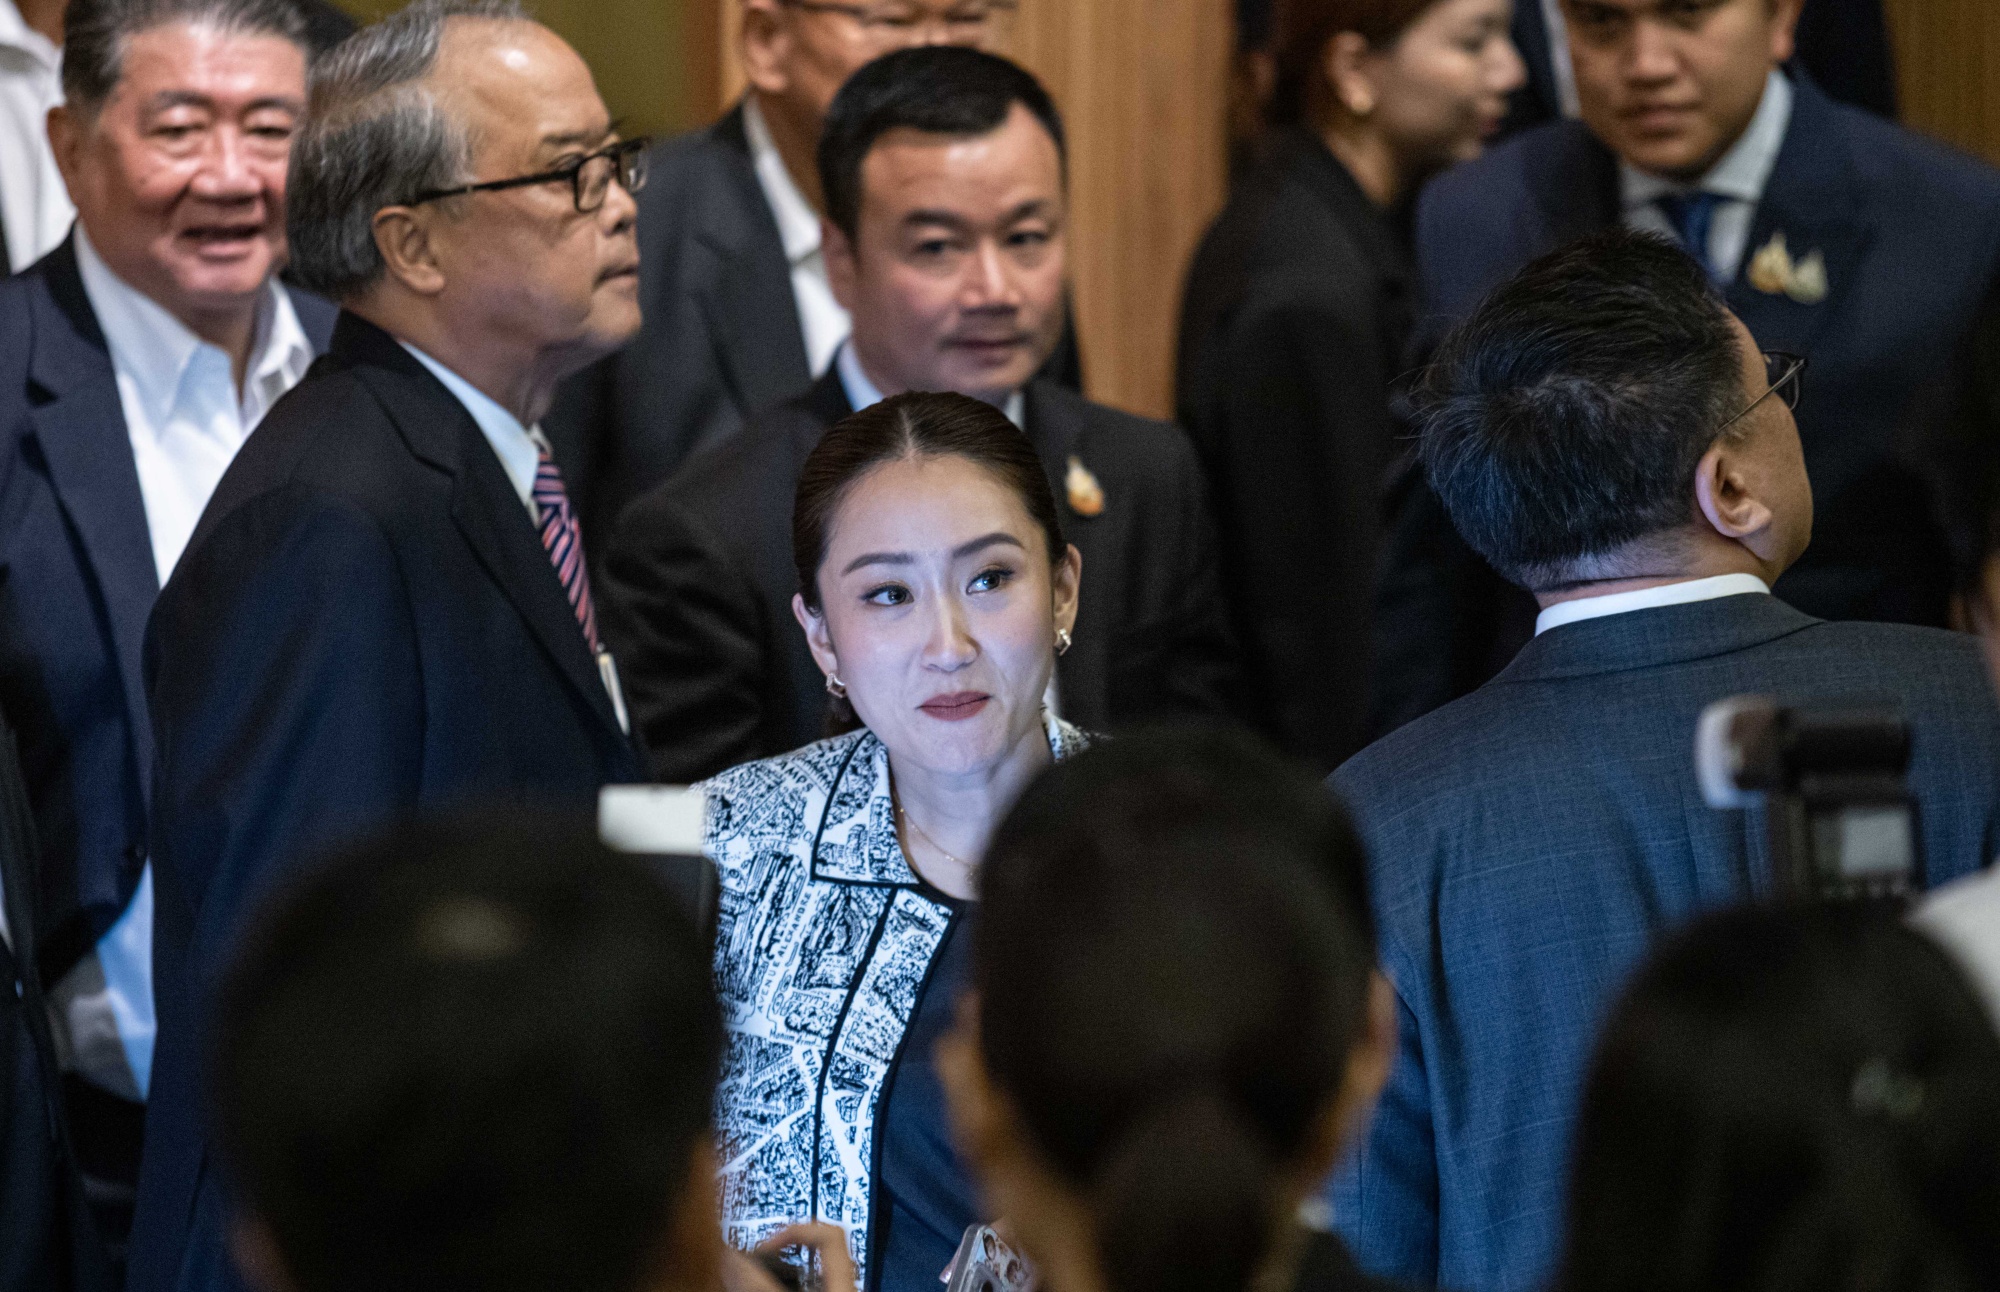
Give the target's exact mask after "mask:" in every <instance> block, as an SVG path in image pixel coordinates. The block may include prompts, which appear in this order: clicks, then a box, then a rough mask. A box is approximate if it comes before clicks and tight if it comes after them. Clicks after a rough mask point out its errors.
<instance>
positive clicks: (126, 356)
mask: <svg viewBox="0 0 2000 1292" xmlns="http://www.w3.org/2000/svg"><path fill="white" fill-rule="evenodd" d="M74 236H75V239H76V267H77V272H78V274H79V276H80V277H82V279H83V290H84V295H85V296H87V297H88V298H89V300H90V308H91V312H92V313H94V314H95V315H96V316H97V326H98V327H99V328H100V329H102V330H103V332H104V341H105V344H106V345H107V346H109V347H110V349H111V359H112V363H113V364H114V366H115V367H116V368H117V369H118V371H120V372H122V373H124V374H126V375H127V376H129V377H130V378H131V380H132V383H133V385H134V386H135V387H136V389H137V391H138V394H139V398H140V399H141V400H142V401H143V402H144V404H145V407H146V411H147V414H148V416H149V418H150V419H151V421H152V422H153V424H154V425H156V426H159V425H164V424H165V423H166V422H167V420H168V418H169V417H171V416H172V414H173V410H174V405H175V402H176V401H177V400H178V399H179V398H180V396H181V393H182V385H183V383H184V382H185V381H186V379H187V375H188V370H189V368H190V367H191V366H192V365H193V363H194V360H195V356H196V355H198V354H200V353H201V352H202V351H203V350H204V348H205V349H207V350H211V351H214V352H215V353H216V354H217V355H222V362H223V365H224V370H225V371H226V370H227V369H228V356H227V355H223V354H222V350H221V347H219V346H216V345H213V344H211V343H210V342H207V341H204V340H202V339H201V338H200V337H198V336H196V335H195V334H194V333H193V332H192V331H190V330H189V329H188V326H187V325H186V324H185V323H183V322H181V321H180V320H179V319H178V318H175V317H174V316H173V314H172V313H170V312H169V311H168V310H167V309H166V307H164V306H162V305H161V304H160V303H159V302H158V301H156V300H154V299H153V298H152V297H150V296H148V295H146V294H145V293H144V292H142V291H140V290H139V289H138V288H136V287H133V286H132V285H131V284H129V283H127V282H126V281H125V280H124V279H122V278H120V277H118V275H117V274H115V273H113V272H112V271H111V267H110V266H109V265H107V264H105V263H104V259H103V257H101V256H99V255H98V254H97V248H95V247H93V246H92V245H91V243H90V236H89V235H88V234H86V233H85V232H84V230H83V221H81V220H78V221H77V222H76V225H75V228H74ZM312 360H313V350H312V343H311V342H310V341H308V340H307V339H306V333H305V329H304V328H303V327H301V326H300V325H299V316H298V313H297V311H295V310H294V309H293V308H292V298H291V297H290V296H289V295H288V294H287V293H286V292H285V289H284V288H283V287H281V286H279V284H278V281H277V279H275V278H273V279H270V280H269V281H267V282H266V283H265V284H264V295H263V298H262V299H261V300H260V301H259V302H258V303H257V323H256V331H255V333H254V335H253V336H252V338H251V342H250V363H249V366H248V368H247V369H246V372H245V376H244V382H243V389H242V392H241V394H240V395H239V401H240V405H239V406H240V408H241V410H242V413H243V421H244V424H245V425H244V429H245V430H248V429H249V428H250V426H252V425H254V424H255V423H256V422H257V421H259V420H261V419H262V417H263V415H264V413H265V412H266V411H267V410H268V409H269V408H270V407H271V405H272V404H274V403H276V402H277V399H278V396H279V395H282V394H284V393H285V392H286V391H287V390H290V389H291V388H292V387H293V386H294V385H296V384H297V383H298V381H299V379H300V378H301V377H303V376H305V372H306V369H307V368H309V367H311V366H312Z"/></svg>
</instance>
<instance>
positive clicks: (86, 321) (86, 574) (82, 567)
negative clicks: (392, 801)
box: [0, 241, 333, 982]
mask: <svg viewBox="0 0 2000 1292" xmlns="http://www.w3.org/2000/svg"><path fill="white" fill-rule="evenodd" d="M292 305H293V308H294V309H295V310H297V312H298V316H299V322H300V324H301V325H303V326H304V328H305V330H306V334H307V336H308V337H309V338H310V339H311V340H312V342H313V344H314V346H315V347H316V348H320V349H324V348H325V345H326V341H327V338H328V336H329V335H330V334H331V333H332V331H333V307H332V306H330V305H328V304H327V303H326V302H325V301H323V300H320V299H319V298H317V297H313V296H307V295H305V294H303V293H300V292H293V293H292ZM155 569H156V567H155V565H154V563H153V541H152V536H151V534H150V532H149V531H148V530H147V528H146V506H145V502H144V500H143V498H142V497H141V495H140V492H139V473H138V468H137V467H135V466H134V465H133V462H132V445H131V440H130V438H129V436H128V434H127V432H126V428H125V412H124V409H123V407H122V405H121V404H120V403H119V400H118V383H117V379H116V377H115V376H114V375H113V373H112V368H111V353H110V351H109V350H108V349H107V348H106V345H105V341H104V334H103V333H102V332H101V331H99V330H98V326H97V319H96V316H95V315H93V314H92V313H91V309H90V302H89V300H88V299H87V298H86V297H85V295H84V291H83V280H82V278H81V277H80V276H79V275H78V273H77V268H76V253H75V250H74V248H73V246H72V244H71V243H70V242H68V241H65V242H64V243H63V244H62V246H60V247H58V248H57V249H56V250H54V251H52V252H50V253H49V254H48V256H46V257H45V258H43V259H42V260H41V261H40V262H39V263H37V264H35V265H31V266H30V267H29V268H27V269H25V270H23V271H22V272H21V273H19V274H17V275H15V276H14V277H13V278H10V279H8V280H7V281H5V282H4V283H0V706H5V708H6V710H7V711H8V712H9V713H10V714H12V715H14V719H15V721H16V722H17V723H18V724H19V726H20V730H21V737H22V739H21V761H22V765H23V767H24V769H25V771H26V774H27V783H28V799H29V802H31V803H32V804H33V805H34V810H35V824H36V828H37V831H38V832H39V834H40V836H41V845H42V874H41V884H40V888H41V896H42V901H41V910H40V911H39V912H38V913H37V914H38V923H39V929H38V931H39V935H40V940H41V949H42V966H41V967H42V972H43V975H44V979H45V981H48V982H54V981H56V980H57V979H59V978H60V977H61V976H62V975H63V974H64V973H66V972H67V971H68V970H69V969H70V967H71V966H72V965H74V964H75V963H76V961H77V960H78V959H79V958H80V957H82V955H83V954H84V953H85V952H87V951H88V950H89V949H90V948H91V946H92V945H94V944H95V943H96V941H97V939H98V938H99V937H101V936H102V935H103V934H104V932H105V930H107V929H109V928H110V927H111V925H112V923H113V922H115V921H116V920H117V918H118V916H119V914H120V913H121V912H122V911H123V910H124V909H125V905H126V903H127V902H129V901H130V900H131V898H132V890H133V887H134V886H135V885H136V884H137V883H138V882H139V872H140V870H141V868H142V867H143V866H144V864H145V860H146V802H147V794H148V783H149V781H150V779H151V776H152V764H153V744H152V728H151V724H150V723H149V722H148V721H147V718H146V697H145V692H144V691H143V689H142V688H141V685H140V680H139V646H140V641H141V638H142V637H143V635H144V633H145V631H146V617H147V616H148V615H149V614H151V613H152V609H153V598H154V596H155V595H156V594H157V593H158V591H159V584H158V575H157V574H156V573H155Z"/></svg>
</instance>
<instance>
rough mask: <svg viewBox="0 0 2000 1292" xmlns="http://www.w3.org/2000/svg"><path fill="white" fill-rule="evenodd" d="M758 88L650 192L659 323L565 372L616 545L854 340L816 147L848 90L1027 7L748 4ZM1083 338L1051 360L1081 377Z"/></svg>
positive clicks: (900, 1) (683, 146) (562, 412)
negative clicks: (674, 482) (653, 500)
mask: <svg viewBox="0 0 2000 1292" xmlns="http://www.w3.org/2000/svg"><path fill="white" fill-rule="evenodd" d="M741 4H742V19H743V21H742V37H741V40H742V44H741V51H742V58H743V70H744V75H745V78H746V79H747V80H748V82H749V86H748V88H747V90H746V91H745V92H744V95H743V97H742V99H740V100H739V101H738V102H737V104H736V106H735V107H734V108H732V109H731V110H730V111H729V112H728V113H727V114H726V115H725V116H724V117H723V118H722V119H721V120H720V121H718V122H717V123H716V124H714V125H713V126H710V127H708V128H707V129H704V130H698V131H695V132H694V133H692V134H688V135H684V136H682V137H681V138H678V139H675V140H672V141H670V142H668V143H666V144H663V145H661V146H660V147H659V148H657V149H655V150H654V152H653V154H652V157H651V173H652V179H651V182H650V184H649V185H648V187H647V191H646V193H645V194H644V195H643V196H642V197H641V198H640V200H639V239H640V242H639V246H640V277H639V295H640V303H641V305H642V306H643V312H644V314H645V326H644V328H643V330H642V331H641V332H640V334H639V336H638V338H637V339H636V340H634V341H633V343H632V344H631V345H629V346H627V347H626V348H625V349H624V351H622V352H621V353H619V354H617V355H615V356H613V357H612V358H610V359H607V360H605V361H604V362H602V363H600V364H597V365H595V366H594V367H592V368H591V369H590V370H589V371H587V372H584V373H581V374H579V375H578V376H577V377H576V378H574V379H572V380H571V381H569V382H567V383H565V385H564V386H563V388H562V390H561V392H559V394H558V396H557V399H556V405H555V408H554V409H553V410H552V412H551V414H550V417H549V420H548V430H549V436H550V439H551V440H552V441H553V443H554V445H555V453H556V458H557V460H558V461H560V462H561V463H562V465H563V470H564V472H565V474H566V475H567V477H568V479H569V481H570V485H571V488H572V490H573V491H574V492H575V494H576V497H577V501H578V506H579V508H580V509H581V511H582V512H583V514H584V535H585V540H586V542H587V544H588V546H589V547H590V550H591V551H593V552H596V551H598V550H600V540H601V539H608V538H609V536H610V530H611V527H612V525H613V523H614V522H616V521H617V519H618V513H619V512H620V511H621V510H622V509H623V508H624V506H625V504H626V503H628V502H630V501H631V500H632V499H634V498H636V497H638V496H639V495H640V494H641V493H644V492H645V491H646V490H647V489H649V488H651V487H652V486H654V485H656V484H659V483H661V482H662V481H664V480H666V478H667V477H668V476H670V475H672V474H673V473H674V471H675V470H676V469H678V468H679V466H680V465H681V463H682V462H683V461H685V460H686V459H687V457H688V456H689V454H690V453H692V452H693V450H694V449H696V448H698V447H700V446H703V445H706V444H708V443H711V442H713V441H716V440H720V439H723V438H725V437H727V436H729V435H731V434H733V433H734V432H735V431H736V430H737V429H739V428H740V427H741V426H742V425H743V423H744V422H745V421H746V420H747V419H748V418H749V417H750V415H751V414H753V413H756V412H759V411H761V410H762V409H764V408H765V407H767V406H769V405H773V404H777V403H779V402H781V401H783V400H787V399H791V398H794V397H795V396H798V395H802V394H804V393H805V390H806V388H807V387H808V386H810V385H811V384H812V383H813V381H814V380H815V379H816V378H818V377H821V376H823V375H825V373H826V371H827V369H828V368H829V367H830V366H831V365H832V363H833V355H834V351H835V350H837V349H838V348H839V347H840V343H841V342H842V341H844V340H846V339H847V335H848V331H849V328H848V319H847V311H846V310H845V309H843V308H842V307H841V305H840V304H839V302H838V301H836V300H835V299H834V296H833V289H832V287H831V286H830V285H829V284H828V282H827V276H826V261H825V259H824V257H823V256H822V255H821V253H820V215H821V212H822V210H823V207H822V205H821V202H820V192H819V172H818V170H817V169H816V164H815V161H814V149H815V148H816V147H817V146H818V144H819V133H820V124H821V122H822V121H823V120H824V118H825V116H826V110H827V107H828V105H830V104H831V103H832V102H833V96H834V92H835V91H836V90H838V89H839V88H840V87H841V85H842V84H843V83H844V82H845V81H846V80H847V78H848V77H849V76H851V75H853V74H854V73H855V72H857V71H859V70H860V69H861V67H862V66H863V65H865V64H867V63H870V62H873V61H874V60H875V59H876V58H879V57H880V56H881V55H883V54H887V53H891V52H893V51H895V50H898V49H903V48H907V47H909V46H913V45H940V44H950V45H968V46H972V47H974V48H978V49H986V50H993V51H997V52H1004V51H1005V49H1006V47H1007V44H1008V42H1009V40H1010V38H1011V36H1012V32H1013V29H1014V22H1015V16H1016V9H1017V6H1018V0H741ZM1077 370H1078V363H1077V359H1076V351H1075V347H1074V345H1073V343H1072V342H1071V341H1070V339H1069V337H1068V335H1067V333H1065V336H1064V341H1063V344H1062V346H1061V347H1060V348H1059V349H1058V350H1057V351H1056V353H1055V355H1054V356H1053V357H1052V358H1051V359H1050V361H1049V363H1048V365H1047V366H1046V367H1045V368H1044V369H1043V375H1044V376H1050V377H1054V378H1056V379H1057V380H1059V381H1062V382H1064V384H1067V385H1070V386H1072V387H1074V386H1076V385H1078V384H1079V377H1078V375H1077Z"/></svg>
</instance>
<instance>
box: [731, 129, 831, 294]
mask: <svg viewBox="0 0 2000 1292" xmlns="http://www.w3.org/2000/svg"><path fill="white" fill-rule="evenodd" d="M743 133H744V134H746V135H748V136H749V137H750V165H751V167H752V168H753V169H754V170H755V171H756V172H757V186H758V187H759V188H761V189H763V190H764V201H765V203H766V204H767V205H769V206H770V208H771V215H772V216H773V218H775V219H776V220H777V222H778V240H779V241H780V242H782V243H784V244H785V259H786V260H788V261H790V262H791V263H792V264H794V265H796V264H798V263H799V262H800V261H802V260H805V259H806V258H807V257H809V256H811V255H813V254H814V253H815V252H817V251H818V250H819V248H820V225H819V212H817V211H815V210H813V207H812V203H811V202H808V201H806V195H805V194H804V193H801V192H800V191H799V186H798V184H797V182H796V181H794V180H793V179H792V173H791V172H790V171H788V170H786V169H785V159H784V157H783V156H782V155H781V154H780V153H779V152H778V144H777V141H776V140H774V139H772V138H771V127H770V124H769V123H768V122H766V121H765V120H764V112H763V109H761V108H759V107H758V106H757V96H756V95H755V94H746V95H744V96H743Z"/></svg>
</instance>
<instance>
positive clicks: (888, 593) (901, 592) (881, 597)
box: [861, 583, 910, 606]
mask: <svg viewBox="0 0 2000 1292" xmlns="http://www.w3.org/2000/svg"><path fill="white" fill-rule="evenodd" d="M861 599H862V600H863V601H865V602H867V603H868V604H869V605H872V606H900V605H904V604H907V603H908V601H909V599H910V590H909V589H908V588H905V587H902V586H900V585H899V584H894V583H885V584H883V585H882V586H881V587H879V588H872V589H870V590H869V591H868V592H867V593H865V594H864V595H863V596H862V598H861Z"/></svg>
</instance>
